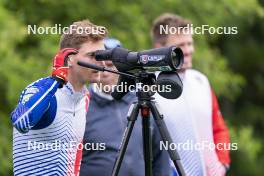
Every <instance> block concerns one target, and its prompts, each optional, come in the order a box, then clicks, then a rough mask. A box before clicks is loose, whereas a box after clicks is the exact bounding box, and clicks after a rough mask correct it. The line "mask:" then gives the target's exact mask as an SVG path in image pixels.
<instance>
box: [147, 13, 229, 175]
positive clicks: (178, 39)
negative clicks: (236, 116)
mask: <svg viewBox="0 0 264 176" xmlns="http://www.w3.org/2000/svg"><path fill="white" fill-rule="evenodd" d="M188 24H191V22H190V21H188V20H186V19H184V18H182V17H180V16H177V15H174V14H170V13H165V14H162V15H161V16H159V17H158V18H156V19H155V21H154V23H153V26H152V31H151V32H152V40H153V45H154V47H155V48H159V47H167V46H171V45H176V46H177V47H180V48H181V49H182V51H183V54H184V63H183V66H182V69H181V70H180V71H179V72H178V73H179V76H180V77H181V79H182V82H183V92H182V95H181V96H180V97H179V98H178V99H175V100H169V99H165V98H163V97H161V96H159V95H158V94H155V98H156V101H157V102H158V103H159V105H160V107H161V109H162V110H163V111H162V112H163V113H164V117H165V118H164V119H165V121H166V124H167V126H168V129H169V131H170V134H171V136H172V139H173V141H174V142H175V143H186V142H188V141H192V142H193V143H197V142H198V143H199V142H200V143H202V142H203V141H207V142H210V143H214V144H218V143H226V144H228V143H229V133H228V129H227V127H226V125H225V123H224V120H223V117H222V115H221V112H220V109H219V107H218V102H217V98H216V96H215V94H214V92H213V90H212V88H211V87H210V84H209V82H208V79H207V78H206V76H205V75H203V74H202V73H200V72H199V71H197V70H194V69H192V55H193V52H194V45H193V37H192V34H190V33H189V34H186V33H183V31H181V29H182V28H183V27H185V28H186V27H187V26H188ZM162 27H163V28H165V27H174V28H176V29H179V31H177V33H176V34H167V33H164V31H161V28H162ZM201 62H202V61H201ZM178 151H179V154H180V157H181V159H182V163H183V167H184V170H185V172H186V174H187V175H195V176H202V175H208V176H211V175H214V176H215V175H219V176H220V175H225V173H226V169H227V168H228V167H229V164H230V158H229V151H228V150H218V149H217V148H216V150H210V149H208V148H203V149H201V150H195V149H192V150H184V149H178Z"/></svg>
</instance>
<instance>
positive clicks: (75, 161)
mask: <svg viewBox="0 0 264 176" xmlns="http://www.w3.org/2000/svg"><path fill="white" fill-rule="evenodd" d="M58 87H59V83H58V82H57V81H55V80H54V79H53V78H51V77H47V78H42V79H39V80H37V81H35V82H34V83H32V84H30V85H29V86H27V87H26V89H25V90H24V91H23V92H22V94H21V96H20V99H19V103H18V105H17V106H16V108H15V110H14V111H13V112H12V113H11V120H12V123H13V126H14V130H13V164H14V175H78V174H79V168H80V162H81V156H82V154H81V151H82V148H81V147H80V146H81V145H80V144H81V143H82V140H83V135H84V131H85V124H86V113H87V109H88V104H89V96H88V91H87V89H86V88H84V89H83V91H81V92H75V91H74V89H73V87H72V85H71V84H70V83H69V82H68V83H67V84H66V85H64V86H63V87H62V88H61V89H58Z"/></svg>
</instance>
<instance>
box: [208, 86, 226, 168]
mask: <svg viewBox="0 0 264 176" xmlns="http://www.w3.org/2000/svg"><path fill="white" fill-rule="evenodd" d="M211 92H212V122H213V136H214V143H215V145H217V144H219V143H221V144H225V145H226V148H227V147H228V145H229V143H230V137H229V131H228V128H227V126H226V124H225V121H224V119H223V116H222V113H221V111H220V109H219V105H218V101H217V98H216V96H215V93H214V91H213V90H212V91H211ZM222 146H223V145H221V147H222ZM223 147H224V146H223ZM227 149H228V148H227ZM215 150H216V154H217V156H218V159H219V161H220V162H221V163H222V164H223V165H225V167H228V166H229V165H230V154H229V150H225V149H223V150H219V149H218V148H216V149H215Z"/></svg>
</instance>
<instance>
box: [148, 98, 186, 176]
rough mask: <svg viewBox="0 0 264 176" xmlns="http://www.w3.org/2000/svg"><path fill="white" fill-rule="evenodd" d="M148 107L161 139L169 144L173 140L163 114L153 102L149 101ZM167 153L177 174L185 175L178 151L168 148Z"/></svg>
mask: <svg viewBox="0 0 264 176" xmlns="http://www.w3.org/2000/svg"><path fill="white" fill-rule="evenodd" d="M150 109H151V112H152V115H153V117H154V120H155V122H156V125H157V127H158V129H159V132H160V135H161V138H162V141H163V142H167V143H168V144H169V146H170V144H172V142H173V141H172V139H171V136H170V133H169V131H168V129H167V126H166V124H165V122H164V120H163V115H162V114H160V113H159V111H158V109H157V107H156V105H155V102H150ZM168 153H169V155H170V158H171V160H172V161H173V163H174V166H175V168H176V169H177V172H178V174H179V176H185V175H186V174H185V172H184V169H183V166H182V164H181V159H180V156H179V154H178V152H177V151H176V150H171V149H170V148H169V149H168Z"/></svg>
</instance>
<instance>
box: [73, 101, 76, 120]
mask: <svg viewBox="0 0 264 176" xmlns="http://www.w3.org/2000/svg"><path fill="white" fill-rule="evenodd" d="M75 111H76V99H75V98H74V100H73V117H75Z"/></svg>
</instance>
